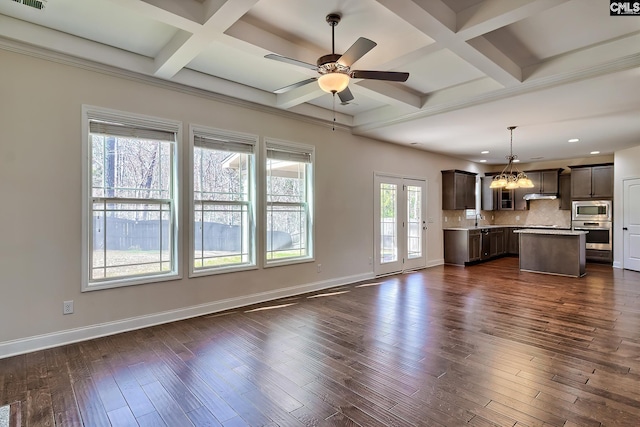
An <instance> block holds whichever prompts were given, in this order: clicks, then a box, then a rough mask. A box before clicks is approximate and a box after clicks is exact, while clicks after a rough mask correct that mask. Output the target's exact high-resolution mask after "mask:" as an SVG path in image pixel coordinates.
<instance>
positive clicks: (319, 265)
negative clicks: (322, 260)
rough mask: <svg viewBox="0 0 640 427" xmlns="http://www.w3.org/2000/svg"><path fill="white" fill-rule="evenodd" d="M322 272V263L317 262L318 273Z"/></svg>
mask: <svg viewBox="0 0 640 427" xmlns="http://www.w3.org/2000/svg"><path fill="white" fill-rule="evenodd" d="M320 272H322V264H318V273H320Z"/></svg>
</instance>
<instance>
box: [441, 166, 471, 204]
mask: <svg viewBox="0 0 640 427" xmlns="http://www.w3.org/2000/svg"><path fill="white" fill-rule="evenodd" d="M475 208H476V174H475V173H472V172H466V171H461V170H446V171H442V209H443V210H460V209H475Z"/></svg>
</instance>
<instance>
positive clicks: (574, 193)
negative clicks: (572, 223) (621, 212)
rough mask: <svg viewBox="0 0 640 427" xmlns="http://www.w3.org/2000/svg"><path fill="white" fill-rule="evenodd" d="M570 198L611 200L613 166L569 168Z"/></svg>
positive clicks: (609, 164) (608, 164)
mask: <svg viewBox="0 0 640 427" xmlns="http://www.w3.org/2000/svg"><path fill="white" fill-rule="evenodd" d="M571 198H572V199H576V200H580V199H612V198H613V164H611V163H607V164H603V165H586V166H571Z"/></svg>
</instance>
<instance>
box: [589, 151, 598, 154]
mask: <svg viewBox="0 0 640 427" xmlns="http://www.w3.org/2000/svg"><path fill="white" fill-rule="evenodd" d="M589 154H600V152H599V151H592V152H591V153H589Z"/></svg>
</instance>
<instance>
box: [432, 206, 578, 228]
mask: <svg viewBox="0 0 640 427" xmlns="http://www.w3.org/2000/svg"><path fill="white" fill-rule="evenodd" d="M480 215H481V216H482V218H483V219H481V220H478V225H480V226H482V225H522V226H527V225H557V226H559V227H565V228H569V227H571V211H568V210H560V200H559V199H556V200H531V201H529V210H528V211H480ZM474 224H475V220H474V219H466V218H465V211H442V227H443V228H448V227H472V226H473V225H474Z"/></svg>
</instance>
